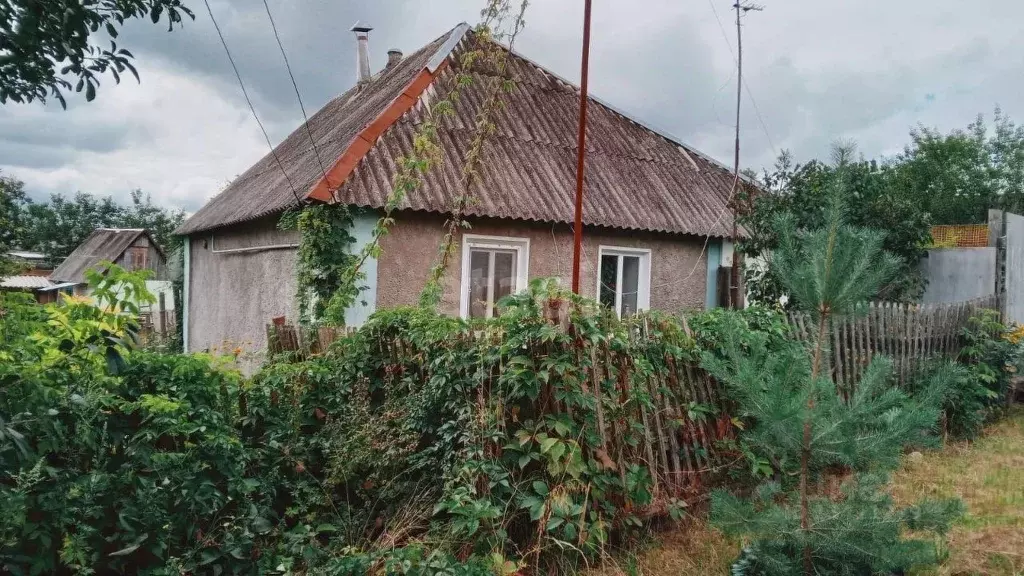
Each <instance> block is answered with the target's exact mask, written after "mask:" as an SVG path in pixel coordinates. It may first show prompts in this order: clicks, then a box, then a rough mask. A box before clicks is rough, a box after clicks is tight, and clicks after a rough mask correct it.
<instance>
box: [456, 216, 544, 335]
mask: <svg viewBox="0 0 1024 576" xmlns="http://www.w3.org/2000/svg"><path fill="white" fill-rule="evenodd" d="M473 248H484V249H487V248H491V249H499V250H514V251H515V253H516V285H515V289H514V292H522V291H523V290H526V286H527V284H528V283H529V278H530V270H529V267H530V239H529V238H513V237H510V236H483V235H479V234H465V235H463V236H462V282H461V286H460V290H459V293H460V295H461V296H460V298H459V315H460V316H462V317H463V318H469V280H470V278H469V274H470V271H469V252H470V250H471V249H473Z"/></svg>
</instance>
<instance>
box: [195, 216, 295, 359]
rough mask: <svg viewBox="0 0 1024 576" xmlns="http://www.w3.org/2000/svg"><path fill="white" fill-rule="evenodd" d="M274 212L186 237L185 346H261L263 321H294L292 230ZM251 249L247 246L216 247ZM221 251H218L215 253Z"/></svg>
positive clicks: (198, 348) (263, 343) (251, 348)
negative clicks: (279, 318) (279, 223)
mask: <svg viewBox="0 0 1024 576" xmlns="http://www.w3.org/2000/svg"><path fill="white" fill-rule="evenodd" d="M277 220H278V218H277V217H276V216H273V217H270V218H265V219H261V220H256V221H253V222H248V223H245V224H241V225H238V226H233V227H230V228H227V229H225V230H215V231H213V232H212V233H205V234H199V235H195V236H192V237H190V238H189V242H190V246H189V249H190V253H189V268H190V270H189V274H188V284H189V286H188V290H189V297H188V323H189V326H188V350H189V351H190V352H202V351H204V350H208V349H210V348H212V347H214V346H216V347H217V348H218V349H228V350H231V349H233V348H235V347H241V348H242V349H243V350H245V351H261V350H264V349H265V348H266V325H267V323H268V322H269V321H270V319H271V318H274V317H277V316H285V317H286V318H288V320H289V321H293V322H294V321H297V319H298V318H297V317H298V306H297V302H296V297H295V290H296V282H295V258H296V249H295V248H292V247H282V246H290V245H295V244H298V241H299V236H298V233H297V232H294V231H288V232H285V231H281V230H278V229H277ZM240 248H242V249H253V250H251V251H239V252H221V251H225V250H237V249H240ZM218 252H221V253H218Z"/></svg>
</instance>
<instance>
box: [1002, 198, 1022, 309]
mask: <svg viewBox="0 0 1024 576" xmlns="http://www.w3.org/2000/svg"><path fill="white" fill-rule="evenodd" d="M1005 233H1006V303H1005V313H1006V321H1007V322H1016V323H1018V324H1024V216H1018V215H1017V214H1011V213H1009V212H1007V213H1006V230H1005Z"/></svg>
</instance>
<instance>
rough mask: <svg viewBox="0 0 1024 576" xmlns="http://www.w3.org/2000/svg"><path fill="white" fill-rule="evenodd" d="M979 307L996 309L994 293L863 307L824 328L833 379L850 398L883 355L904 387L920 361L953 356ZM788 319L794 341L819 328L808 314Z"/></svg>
mask: <svg viewBox="0 0 1024 576" xmlns="http://www.w3.org/2000/svg"><path fill="white" fill-rule="evenodd" d="M983 309H990V310H999V298H998V297H997V296H996V295H992V296H988V297H985V298H979V299H976V300H969V301H965V302H956V303H951V304H900V303H895V302H871V303H866V304H863V305H861V306H859V307H858V309H857V311H856V313H854V314H850V315H848V316H845V317H843V318H840V319H837V320H834V321H833V322H831V326H829V327H828V328H827V330H828V331H829V339H828V344H829V349H830V351H831V354H830V358H829V364H830V370H831V372H832V377H833V379H834V380H835V382H836V384H837V386H838V387H839V389H840V391H841V392H842V393H844V394H847V395H848V394H851V393H852V392H853V386H854V384H855V383H856V382H857V381H858V380H859V379H860V377H861V376H862V375H863V374H864V369H865V368H866V367H867V365H868V363H870V362H871V359H872V358H874V357H875V356H876V355H884V356H888V357H889V358H891V359H892V362H893V371H894V372H895V375H896V377H897V378H898V380H899V382H900V383H901V384H903V383H905V382H906V381H907V380H908V379H909V378H910V377H911V375H912V374H913V373H914V371H915V370H916V369H917V367H918V366H919V365H920V364H921V363H922V362H923V361H926V360H929V359H933V358H938V357H945V358H956V357H957V356H958V355H959V354H960V349H961V348H962V346H963V339H962V337H961V333H962V332H963V329H964V327H965V326H966V325H967V321H968V320H969V319H970V318H971V316H973V315H975V314H977V313H978V312H979V311H980V310H983ZM787 320H788V322H789V325H790V326H791V327H792V328H793V331H794V334H795V335H796V337H797V338H800V339H802V340H804V341H807V342H811V341H813V339H814V333H815V332H816V331H817V326H814V325H813V321H812V320H811V317H810V315H808V314H806V313H803V312H791V313H789V314H787Z"/></svg>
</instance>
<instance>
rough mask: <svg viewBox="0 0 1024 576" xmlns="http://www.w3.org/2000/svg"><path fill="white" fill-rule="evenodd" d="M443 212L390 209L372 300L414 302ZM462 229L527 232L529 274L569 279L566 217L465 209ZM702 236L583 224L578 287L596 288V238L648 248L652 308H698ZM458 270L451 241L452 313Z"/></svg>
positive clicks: (448, 292) (586, 291)
mask: <svg viewBox="0 0 1024 576" xmlns="http://www.w3.org/2000/svg"><path fill="white" fill-rule="evenodd" d="M444 220H445V218H444V216H438V215H428V214H421V213H404V214H401V215H399V216H398V217H397V223H396V224H395V227H394V228H393V229H392V231H391V233H390V234H388V235H387V236H385V237H384V240H383V242H382V244H381V248H382V252H383V253H382V255H381V258H380V263H379V264H378V277H377V306H378V308H380V307H388V306H396V305H400V304H415V303H416V302H417V301H418V298H419V294H420V291H421V290H422V288H423V284H424V283H425V282H426V279H427V275H428V273H429V271H430V268H431V266H433V264H434V262H435V259H436V258H437V250H438V244H439V242H440V241H441V235H442V227H443V225H444ZM469 222H470V224H471V225H472V228H470V229H469V230H466V232H467V233H469V234H480V235H486V236H509V237H516V238H528V239H529V240H530V266H529V276H530V278H531V279H533V278H540V277H547V276H557V277H560V278H562V279H563V283H564V285H565V286H566V287H569V286H570V285H571V274H572V247H573V235H572V228H571V227H570V226H569V225H567V224H555V225H552V224H541V223H536V222H524V221H508V220H495V219H480V218H475V217H470V218H469ZM703 244H704V239H703V238H698V237H696V236H681V235H676V236H670V235H666V234H650V233H645V232H633V231H623V230H608V229H602V230H593V229H588V230H587V231H586V233H585V234H584V235H583V258H582V266H581V270H580V284H581V291H582V293H583V295H584V296H588V297H591V298H593V297H594V291H595V289H596V288H597V265H598V261H597V254H598V247H599V246H619V247H628V248H648V249H650V250H651V308H654V309H657V310H664V311H666V312H673V313H674V312H680V311H682V310H693V309H702V308H704V300H705V298H704V296H705V292H706V288H707V286H706V278H707V262H706V260H705V259H706V257H707V256H706V254H705V256H704V257H702V258H700V259H699V260H698V257H700V254H701V248H702V247H703ZM461 272H462V243H461V241H460V242H459V244H458V247H457V249H456V253H455V256H454V258H453V259H452V263H451V268H450V269H449V273H448V275H447V277H446V283H445V291H444V295H443V297H442V311H443V312H445V313H447V314H458V313H459V286H460V275H461Z"/></svg>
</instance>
